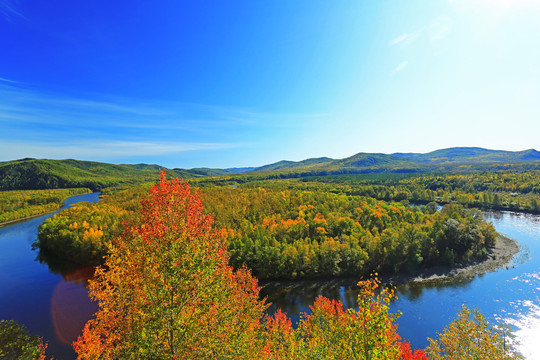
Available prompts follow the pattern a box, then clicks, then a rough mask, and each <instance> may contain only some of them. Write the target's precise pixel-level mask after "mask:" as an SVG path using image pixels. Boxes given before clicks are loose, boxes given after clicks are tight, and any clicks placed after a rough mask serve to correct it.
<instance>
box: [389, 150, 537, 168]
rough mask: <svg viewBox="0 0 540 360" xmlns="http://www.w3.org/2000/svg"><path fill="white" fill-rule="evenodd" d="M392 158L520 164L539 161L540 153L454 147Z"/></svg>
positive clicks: (401, 154)
mask: <svg viewBox="0 0 540 360" xmlns="http://www.w3.org/2000/svg"><path fill="white" fill-rule="evenodd" d="M392 156H395V157H399V158H402V159H405V160H410V161H414V162H417V163H422V164H442V163H470V164H479V163H497V162H501V163H521V162H534V161H540V152H538V151H536V150H534V149H529V150H523V151H504V150H488V149H482V148H478V147H456V148H448V149H441V150H435V151H432V152H429V153H426V154H415V153H394V154H392Z"/></svg>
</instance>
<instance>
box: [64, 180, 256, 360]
mask: <svg viewBox="0 0 540 360" xmlns="http://www.w3.org/2000/svg"><path fill="white" fill-rule="evenodd" d="M212 222H213V218H212V216H210V215H206V214H204V213H203V207H202V204H201V200H200V196H199V193H198V192H197V191H191V190H190V188H189V186H188V185H187V184H184V183H182V182H179V181H178V180H168V179H167V177H166V174H165V173H164V172H161V174H160V182H159V183H158V184H157V185H155V186H153V187H152V188H151V195H150V198H149V199H147V200H144V201H143V202H142V208H141V212H140V218H139V221H137V222H135V223H129V224H124V232H123V234H122V236H121V237H119V238H118V239H116V240H115V241H114V242H113V244H112V245H111V249H110V255H109V256H108V258H107V260H106V263H105V266H103V267H101V268H98V269H97V271H96V276H95V280H93V281H91V282H90V285H89V291H90V296H91V298H92V299H93V300H95V301H97V302H98V303H99V311H98V312H97V313H96V315H95V318H94V319H92V320H90V321H89V322H88V323H87V324H86V326H85V328H84V331H83V334H82V336H81V337H80V338H79V339H78V341H77V342H76V343H75V344H74V348H75V350H76V351H77V353H78V358H79V359H184V358H185V359H195V358H198V359H203V358H214V359H215V358H249V357H250V356H251V355H252V354H255V353H257V352H259V351H260V345H259V344H260V343H261V341H260V340H259V338H260V322H259V319H260V318H261V317H262V315H263V311H264V309H265V305H264V303H263V302H261V301H259V299H258V286H257V281H256V280H255V279H254V278H253V277H251V275H250V274H249V272H248V271H247V270H245V269H241V270H239V271H236V272H235V271H233V269H232V268H231V267H230V266H229V265H228V263H227V261H228V257H227V252H226V250H225V244H224V241H223V238H224V237H223V236H222V234H220V232H219V231H215V230H214V229H212Z"/></svg>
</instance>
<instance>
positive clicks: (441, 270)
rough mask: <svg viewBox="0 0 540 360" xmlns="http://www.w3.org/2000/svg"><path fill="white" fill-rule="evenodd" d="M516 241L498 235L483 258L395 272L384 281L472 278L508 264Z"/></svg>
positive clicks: (406, 281)
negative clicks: (405, 272) (451, 264)
mask: <svg viewBox="0 0 540 360" xmlns="http://www.w3.org/2000/svg"><path fill="white" fill-rule="evenodd" d="M519 250H520V247H519V245H518V244H517V242H516V241H515V240H513V239H510V238H508V237H506V236H503V235H500V234H499V237H498V238H497V242H496V243H495V246H494V247H493V248H492V249H491V250H490V251H489V255H488V257H487V258H486V259H485V260H480V261H475V262H472V263H468V264H457V265H454V266H435V267H430V268H427V269H422V270H419V271H417V272H415V273H413V274H396V275H391V276H383V278H382V281H383V282H384V283H391V284H403V283H408V282H425V281H440V280H444V279H450V278H452V279H453V278H462V279H472V278H474V277H475V276H477V275H483V274H485V273H488V272H493V271H496V270H498V269H500V268H502V267H505V266H508V265H509V264H510V262H511V261H512V259H513V258H514V256H515V255H516V254H517V253H518V252H519Z"/></svg>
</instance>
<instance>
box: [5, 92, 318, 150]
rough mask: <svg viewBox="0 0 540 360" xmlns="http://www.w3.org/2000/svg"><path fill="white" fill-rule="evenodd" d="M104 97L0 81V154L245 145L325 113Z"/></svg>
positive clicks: (224, 147) (298, 125) (247, 145)
mask: <svg viewBox="0 0 540 360" xmlns="http://www.w3.org/2000/svg"><path fill="white" fill-rule="evenodd" d="M25 87H26V88H25ZM104 98H105V97H104V96H95V97H94V98H92V99H88V98H75V97H68V96H58V95H54V94H50V93H43V92H39V91H36V90H31V89H29V86H24V87H23V85H19V84H16V83H9V82H4V83H0V143H1V146H0V156H3V157H4V159H13V158H20V157H52V158H66V157H74V158H86V159H102V160H107V159H114V158H115V157H131V156H135V157H136V156H143V155H146V156H150V155H166V154H174V153H182V152H186V151H221V150H225V149H232V148H239V147H244V148H247V147H249V146H252V145H253V144H254V143H257V142H260V141H262V139H264V138H265V137H266V136H268V135H270V134H274V135H276V134H283V132H285V133H289V132H291V131H294V130H298V129H303V128H305V127H306V126H308V125H309V124H311V123H313V122H314V121H321V119H324V118H326V117H328V115H327V114H277V113H264V112H257V111H253V110H251V109H239V108H232V107H221V106H213V105H204V104H189V103H182V102H171V101H141V100H138V99H118V98H116V99H115V98H111V99H109V100H102V99H104ZM276 136H277V135H276ZM44 139H46V140H44ZM88 139H91V140H88ZM246 139H249V140H248V141H249V143H248V142H246Z"/></svg>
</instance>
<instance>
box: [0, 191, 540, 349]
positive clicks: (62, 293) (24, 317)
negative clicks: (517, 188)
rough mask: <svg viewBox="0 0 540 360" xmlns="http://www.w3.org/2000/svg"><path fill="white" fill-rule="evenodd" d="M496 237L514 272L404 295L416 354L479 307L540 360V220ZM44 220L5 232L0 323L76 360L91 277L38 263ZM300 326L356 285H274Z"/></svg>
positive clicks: (403, 289)
mask: <svg viewBox="0 0 540 360" xmlns="http://www.w3.org/2000/svg"><path fill="white" fill-rule="evenodd" d="M98 200H99V197H98V194H97V193H94V194H87V195H80V196H75V197H72V198H69V199H68V201H67V202H66V206H69V205H70V204H73V203H75V202H78V201H92V202H93V201H98ZM484 215H485V216H486V218H487V220H488V221H492V222H493V224H494V225H495V228H496V229H497V231H499V232H500V233H502V234H505V235H507V236H508V237H511V238H513V239H516V240H517V241H518V243H519V245H520V246H521V247H522V250H521V251H520V253H519V254H518V255H517V256H516V258H515V259H514V261H513V262H512V263H511V264H510V266H509V267H508V268H503V269H499V270H497V271H495V272H491V273H487V274H484V275H481V276H476V277H475V278H474V279H460V280H455V279H454V280H439V281H434V282H429V283H426V282H423V283H409V284H404V285H401V286H400V287H399V288H398V297H399V299H398V300H396V301H395V302H394V303H393V304H392V309H391V310H392V311H398V310H400V311H402V312H403V315H402V316H401V318H400V319H399V328H398V330H399V333H400V335H401V336H402V337H403V338H404V339H406V340H409V341H410V342H411V344H412V345H413V346H414V347H415V348H424V347H425V346H427V344H428V343H427V340H426V338H427V337H436V333H437V332H440V331H442V329H443V328H444V327H445V326H446V325H447V324H448V323H449V322H450V321H452V320H453V319H454V318H455V315H456V313H457V312H458V310H459V308H460V306H461V304H466V305H468V306H469V307H477V308H478V309H480V310H481V311H482V312H483V313H484V314H486V315H487V317H488V319H489V320H490V321H497V322H499V321H500V322H505V323H508V324H510V325H512V326H513V328H514V330H515V335H517V339H518V340H519V341H520V345H519V349H520V350H521V352H522V353H523V354H524V355H525V357H526V358H527V359H535V358H538V357H539V356H540V342H539V341H538V340H537V339H540V299H539V297H540V260H539V259H540V216H537V215H527V214H516V213H509V212H486V213H484ZM49 216H52V215H51V214H50V215H45V216H41V217H37V218H34V219H30V220H27V221H24V222H21V223H16V224H12V225H8V226H5V227H1V228H0V289H2V291H1V292H0V319H14V320H17V321H18V322H20V323H22V324H24V325H25V326H26V327H27V328H28V330H29V331H30V333H32V334H38V335H40V336H43V338H44V340H45V341H47V342H48V343H49V350H50V351H48V353H49V354H52V355H54V357H55V358H56V359H60V360H61V359H66V360H69V359H73V358H75V357H76V356H75V353H74V352H73V350H71V347H70V346H69V344H70V343H71V342H72V341H73V340H75V339H76V337H77V335H78V334H79V332H80V331H81V329H82V327H83V325H84V323H85V322H86V321H87V320H88V319H89V318H90V317H91V314H92V313H93V312H94V311H95V310H96V305H95V304H92V303H91V302H90V301H89V299H88V297H87V291H86V289H85V288H84V281H85V279H87V278H88V276H89V275H90V274H91V273H92V269H78V270H75V271H72V272H65V271H63V273H64V275H63V276H62V275H59V274H56V273H54V271H53V270H51V268H50V267H49V266H48V265H46V264H41V263H40V262H39V261H36V258H37V252H36V251H33V250H32V249H31V246H32V243H33V242H34V240H35V239H36V236H37V226H38V225H39V224H40V223H41V222H42V221H44V220H45V219H46V218H47V217H49ZM261 293H262V294H263V295H268V298H269V300H270V301H271V302H272V303H273V305H272V308H271V309H270V311H273V310H275V309H276V308H277V307H280V308H281V309H282V310H283V311H286V312H287V313H288V314H289V315H290V316H291V317H292V318H293V321H298V318H299V313H300V312H303V311H308V310H309V305H311V304H312V303H313V301H314V299H315V297H316V296H317V295H319V294H322V295H325V296H327V297H330V298H334V299H341V300H342V301H343V303H344V304H345V305H346V306H347V307H354V306H355V299H356V290H355V286H354V283H352V284H351V283H346V282H345V281H341V280H339V281H326V282H297V283H277V282H274V283H269V284H267V285H266V286H265V287H264V288H263V291H262V292H261Z"/></svg>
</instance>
